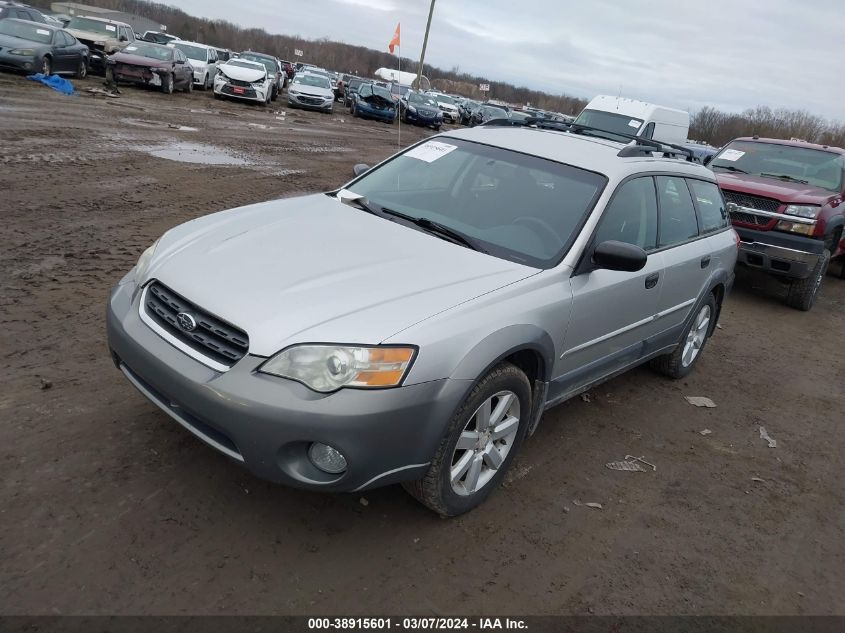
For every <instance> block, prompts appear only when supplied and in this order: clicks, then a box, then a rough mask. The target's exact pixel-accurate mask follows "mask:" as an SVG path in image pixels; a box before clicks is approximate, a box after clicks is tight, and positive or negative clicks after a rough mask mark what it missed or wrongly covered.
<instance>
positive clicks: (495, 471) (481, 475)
mask: <svg viewBox="0 0 845 633" xmlns="http://www.w3.org/2000/svg"><path fill="white" fill-rule="evenodd" d="M530 416H531V386H530V384H529V382H528V378H527V377H526V375H525V374H524V373H523V372H522V370H520V369H519V368H517V367H516V366H514V365H511V364H510V363H500V364H499V365H497V366H496V367H494V368H493V370H492V371H490V373H489V374H487V375H486V376H484V378H482V379H481V381H479V383H478V384H477V385H476V386H475V387H474V388H473V390H472V391H471V392H470V394H469V396H467V398H466V400H464V402H463V404H461V406H460V407H459V408H458V410H457V411H456V412H455V414H454V415H453V416H452V419H451V420H450V421H449V426H448V427H447V429H446V433H445V434H444V436H443V439H442V440H441V441H440V446H439V447H438V449H437V453H436V454H435V456H434V459H433V460H432V462H431V465H430V466H429V469H428V472H427V473H426V474H425V476H424V477H423V478H422V479H420V480H418V481H414V482H409V483H405V484H403V486H404V488H405V490H407V491H408V492H409V493H410V494H411V495H413V496H414V497H415V498H416V499H417V500H418V501H420V502H421V503H423V504H424V505H425V506H427V507H429V508H431V509H432V510H434V511H435V512H437V513H439V514H440V515H442V516H456V515H458V514H463V513H464V512H468V511H469V510H472V509H473V508H475V507H476V506H478V505H479V504H481V503H482V502H483V501H484V500H485V499H486V498H487V497H488V496H489V495H490V493H491V492H492V491H493V490H494V489H495V488H496V486H498V485H499V483H501V480H502V477H504V475H505V472H506V471H507V469H508V467H509V466H510V464H511V462H512V461H513V458H514V456H515V455H516V452H517V450H518V449H519V445H520V444H521V443H522V440H523V438H524V436H525V430H526V429H527V428H528V424H529V418H530Z"/></svg>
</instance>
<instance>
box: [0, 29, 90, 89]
mask: <svg viewBox="0 0 845 633" xmlns="http://www.w3.org/2000/svg"><path fill="white" fill-rule="evenodd" d="M88 54H89V51H88V47H87V46H85V45H84V44H81V43H80V42H79V41H78V40H77V39H76V38H75V37H74V36H73V35H71V34H70V33H68V32H67V31H65V30H63V29H59V28H56V27H54V26H50V25H49V24H41V23H39V22H30V21H28V20H18V19H17V18H8V19H5V20H0V68H5V69H7V70H16V71H19V72H25V73H27V74H29V73H44V74H45V75H52V74H54V73H62V74H65V73H73V74H74V75H76V76H77V77H85V76H86V75H87V74H88Z"/></svg>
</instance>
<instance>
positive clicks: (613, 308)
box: [550, 176, 664, 397]
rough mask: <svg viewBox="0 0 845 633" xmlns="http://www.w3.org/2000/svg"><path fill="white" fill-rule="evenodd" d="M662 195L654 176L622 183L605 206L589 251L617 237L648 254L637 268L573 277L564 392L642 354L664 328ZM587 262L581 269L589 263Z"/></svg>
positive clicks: (559, 382) (562, 366) (561, 378)
mask: <svg viewBox="0 0 845 633" xmlns="http://www.w3.org/2000/svg"><path fill="white" fill-rule="evenodd" d="M657 222H658V215H657V200H656V195H655V188H654V181H653V179H652V178H651V177H650V176H646V177H639V178H634V179H632V180H628V181H626V182H624V183H623V184H621V185H620V186H619V188H618V189H617V191H616V193H615V194H614V196H613V198H612V199H611V201H610V203H609V204H608V206H607V208H606V209H605V212H604V214H603V215H602V219H601V221H600V223H599V225H598V228H597V229H596V232H595V234H594V236H593V239H592V240H591V246H590V247H589V248H588V250H587V253H586V254H585V256H589V254H590V253H591V252H592V251H593V250H594V249H595V247H596V246H598V245H599V244H600V243H602V242H605V241H609V240H615V241H620V242H626V243H629V244H634V245H636V246H639V247H641V248H642V249H643V250H645V251H646V253H647V254H648V260H647V263H646V265H645V267H644V268H643V269H642V270H639V271H637V272H623V271H614V270H590V268H591V266H589V265H587V269H586V270H584V272H580V273H577V274H575V275H574V276H573V277H572V279H571V281H570V283H571V287H572V294H573V304H572V317H571V321H570V325H569V328H568V330H567V332H566V339H565V341H564V345H563V349H564V352H563V355H562V356H561V358H560V359H559V360H558V363H557V366H556V372H555V374H556V376H557V378H556V379H555V386H554V388H555V389H557V393H552V394H550V395H551V397H555V396H560V395H564V394H565V393H568V392H570V391H573V390H575V389H577V388H578V387H579V386H583V385H586V384H588V383H590V382H592V381H594V380H596V379H598V378H601V377H603V376H605V375H607V374H610V373H612V372H614V371H616V370H618V369H620V368H622V367H624V366H626V365H629V364H631V363H633V362H635V361H636V360H637V359H639V358H640V357H641V356H642V354H643V351H644V349H645V348H646V341H647V340H648V339H650V338H651V337H653V336H654V335H655V334H656V333H657V331H658V329H657V326H656V323H655V319H654V315H655V314H656V313H657V311H658V301H659V297H660V293H661V289H662V285H663V268H664V263H663V253H661V252H659V251H658V249H657ZM583 266H584V265H583V264H582V266H581V267H579V269H583Z"/></svg>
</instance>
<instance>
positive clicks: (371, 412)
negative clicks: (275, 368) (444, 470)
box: [106, 282, 472, 492]
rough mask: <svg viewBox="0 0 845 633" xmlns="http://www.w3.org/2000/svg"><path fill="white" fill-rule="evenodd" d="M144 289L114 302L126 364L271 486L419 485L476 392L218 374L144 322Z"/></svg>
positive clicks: (111, 333) (244, 367) (250, 361)
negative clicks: (342, 467)
mask: <svg viewBox="0 0 845 633" xmlns="http://www.w3.org/2000/svg"><path fill="white" fill-rule="evenodd" d="M135 290H136V287H135V285H134V284H133V283H131V282H128V283H124V284H121V285H118V286H117V287H116V288H115V289H114V290H113V291H112V294H111V297H110V299H109V305H108V309H107V315H106V329H107V334H108V342H109V347H110V349H111V352H112V356H113V358H114V360H115V363H116V364H117V366H118V367H119V368H120V369H121V371H123V373H124V374H125V375H126V376H127V378H129V380H130V381H131V382H132V383H133V384H134V385H135V386H136V387H137V388H138V389H139V390H140V391H141V393H143V394H144V395H145V396H146V397H147V398H149V399H150V400H151V401H152V402H154V403H155V404H156V405H157V406H158V407H159V408H161V409H162V410H164V411H165V412H166V413H167V414H168V415H170V416H171V417H172V418H174V419H175V420H176V421H177V422H179V424H181V425H182V426H183V427H185V428H186V429H187V430H189V431H190V432H191V433H193V434H194V435H196V436H197V437H199V438H200V439H202V440H203V441H205V442H206V443H207V444H209V445H211V446H213V447H214V448H216V449H217V450H218V451H220V452H222V453H224V454H226V455H227V456H228V457H230V458H231V459H233V460H235V461H237V462H240V463H243V464H244V465H245V466H246V467H247V468H248V469H249V470H250V471H251V472H252V473H253V474H255V475H256V476H258V477H260V478H262V479H267V480H269V481H273V482H277V483H283V484H287V485H290V486H295V487H299V488H308V489H312V490H325V491H333V492H342V491H355V490H362V489H365V488H371V487H378V486H383V485H387V484H392V483H397V482H400V481H408V480H414V479H419V478H420V477H422V476H423V474H424V473H425V472H426V470H427V468H428V464H429V462H430V460H431V459H432V457H433V456H434V453H435V451H436V449H437V446H438V444H439V442H440V440H441V438H442V436H443V433H444V432H445V429H446V425H447V424H448V421H449V419H450V418H451V416H452V414H453V413H454V411H455V409H456V408H457V406H458V404H459V403H460V402H461V401H462V400H463V398H464V397H465V395H466V393H467V392H468V391H469V389H470V388H471V387H472V384H471V381H464V380H451V379H443V380H437V381H432V382H427V383H422V384H417V385H410V386H406V387H399V388H396V389H383V390H370V391H367V390H360V389H341V390H340V391H338V392H336V393H333V394H328V395H326V394H319V393H316V392H313V391H311V390H309V389H308V388H307V387H305V386H304V385H301V384H299V383H297V382H293V381H289V380H284V379H280V378H277V377H274V376H268V375H265V374H261V373H258V372H257V371H256V370H257V368H258V367H259V366H260V365H261V364H262V363H263V362H264V361H265V360H266V359H265V358H263V357H258V356H252V355H247V356H246V357H244V358H243V359H242V360H241V361H240V362H238V363H237V364H235V365H234V366H233V367H232V368H231V369H230V370H228V371H227V372H224V373H221V372H217V371H215V370H213V369H210V368H209V367H207V366H205V365H203V364H202V363H200V362H199V361H197V360H195V359H194V358H192V357H190V356H188V355H186V354H185V353H183V352H182V351H180V350H178V349H177V348H175V347H173V346H172V345H170V344H169V343H168V342H167V341H165V340H164V339H163V338H161V337H160V336H159V335H158V334H156V333H155V332H153V330H151V329H150V328H149V327H148V326H147V325H146V324H145V323H143V321H141V318H140V315H139V302H140V294H141V293H139V292H135ZM312 442H322V443H324V444H329V445H331V446H333V447H335V448H336V449H338V450H340V451H341V452H342V453H343V454H344V455H345V456H346V459H347V462H348V469H347V470H346V472H345V473H343V474H342V475H329V474H327V473H323V472H322V471H320V470H318V469H317V468H316V467H315V466H314V465H313V464H311V462H310V460H309V458H308V448H309V446H310V445H311V443H312Z"/></svg>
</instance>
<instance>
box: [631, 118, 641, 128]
mask: <svg viewBox="0 0 845 633" xmlns="http://www.w3.org/2000/svg"><path fill="white" fill-rule="evenodd" d="M628 127H640V122H639V121H637V120H636V119H631V120H630V121H628Z"/></svg>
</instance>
